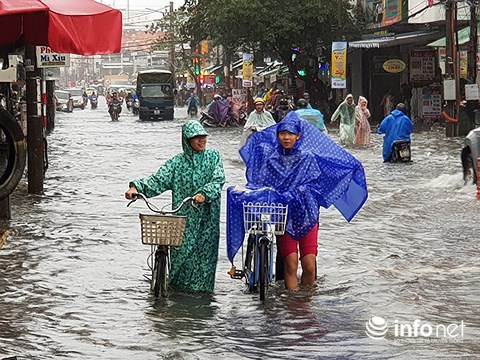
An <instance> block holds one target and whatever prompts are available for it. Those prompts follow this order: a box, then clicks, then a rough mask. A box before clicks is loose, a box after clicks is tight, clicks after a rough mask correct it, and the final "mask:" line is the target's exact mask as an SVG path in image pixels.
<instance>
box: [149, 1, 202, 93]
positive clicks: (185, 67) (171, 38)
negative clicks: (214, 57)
mask: <svg viewBox="0 0 480 360" xmlns="http://www.w3.org/2000/svg"><path fill="white" fill-rule="evenodd" d="M188 20H189V14H188V12H187V11H185V9H184V8H180V9H178V10H176V11H174V12H170V13H167V14H165V16H164V17H163V18H162V19H161V20H159V21H157V22H156V23H153V24H151V25H150V27H149V28H148V31H150V32H157V31H159V30H160V31H164V36H163V37H162V38H161V39H160V40H159V41H158V42H157V43H156V44H155V45H154V46H153V49H154V50H170V51H174V56H172V57H171V59H170V61H171V62H172V64H171V65H172V66H173V67H174V68H175V70H176V71H180V72H185V71H187V72H188V73H189V74H190V76H191V77H192V78H193V79H195V84H196V88H197V94H198V96H199V97H200V98H201V97H202V96H201V84H200V77H199V74H197V73H196V72H195V62H196V61H197V60H198V57H197V55H198V54H196V53H195V51H194V50H195V46H196V45H197V44H198V43H199V40H198V39H199V37H198V36H195V34H194V33H192V32H191V31H190V28H189V26H188Z"/></svg>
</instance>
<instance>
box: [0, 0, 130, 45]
mask: <svg viewBox="0 0 480 360" xmlns="http://www.w3.org/2000/svg"><path fill="white" fill-rule="evenodd" d="M0 24H1V26H2V29H1V31H0V46H5V45H11V44H14V43H15V42H16V41H18V40H19V39H20V38H21V37H22V36H23V38H24V39H25V41H26V42H27V43H28V44H30V45H45V46H50V47H51V48H52V50H53V51H55V52H59V53H67V54H68V53H70V54H80V55H93V54H111V53H118V52H120V49H121V40H122V13H121V12H120V11H119V10H116V9H112V8H111V7H109V6H106V5H103V4H100V3H98V2H96V1H94V0H41V1H40V0H0Z"/></svg>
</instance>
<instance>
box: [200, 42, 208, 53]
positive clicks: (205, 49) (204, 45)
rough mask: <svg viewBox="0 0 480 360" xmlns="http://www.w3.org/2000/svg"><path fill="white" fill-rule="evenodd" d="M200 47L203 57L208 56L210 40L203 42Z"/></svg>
mask: <svg viewBox="0 0 480 360" xmlns="http://www.w3.org/2000/svg"><path fill="white" fill-rule="evenodd" d="M200 45H201V53H202V55H205V54H208V40H202V42H201V43H200Z"/></svg>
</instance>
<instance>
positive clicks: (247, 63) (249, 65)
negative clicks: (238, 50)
mask: <svg viewBox="0 0 480 360" xmlns="http://www.w3.org/2000/svg"><path fill="white" fill-rule="evenodd" d="M242 78H243V80H242V86H243V87H252V86H253V54H243V66H242Z"/></svg>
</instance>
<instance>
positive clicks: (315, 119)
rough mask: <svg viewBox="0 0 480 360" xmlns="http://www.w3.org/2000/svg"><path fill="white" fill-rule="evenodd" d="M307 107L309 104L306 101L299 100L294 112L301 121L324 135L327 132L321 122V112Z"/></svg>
mask: <svg viewBox="0 0 480 360" xmlns="http://www.w3.org/2000/svg"><path fill="white" fill-rule="evenodd" d="M308 105H309V103H308V102H307V101H306V99H299V100H298V101H297V110H295V112H296V113H297V115H298V116H300V117H301V118H302V119H303V120H306V121H308V122H309V123H310V124H312V125H314V126H316V127H317V128H319V129H320V130H321V131H323V132H324V133H327V132H328V131H327V127H326V126H325V122H324V120H323V114H322V112H321V111H319V110H317V109H314V108H312V106H310V108H308Z"/></svg>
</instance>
